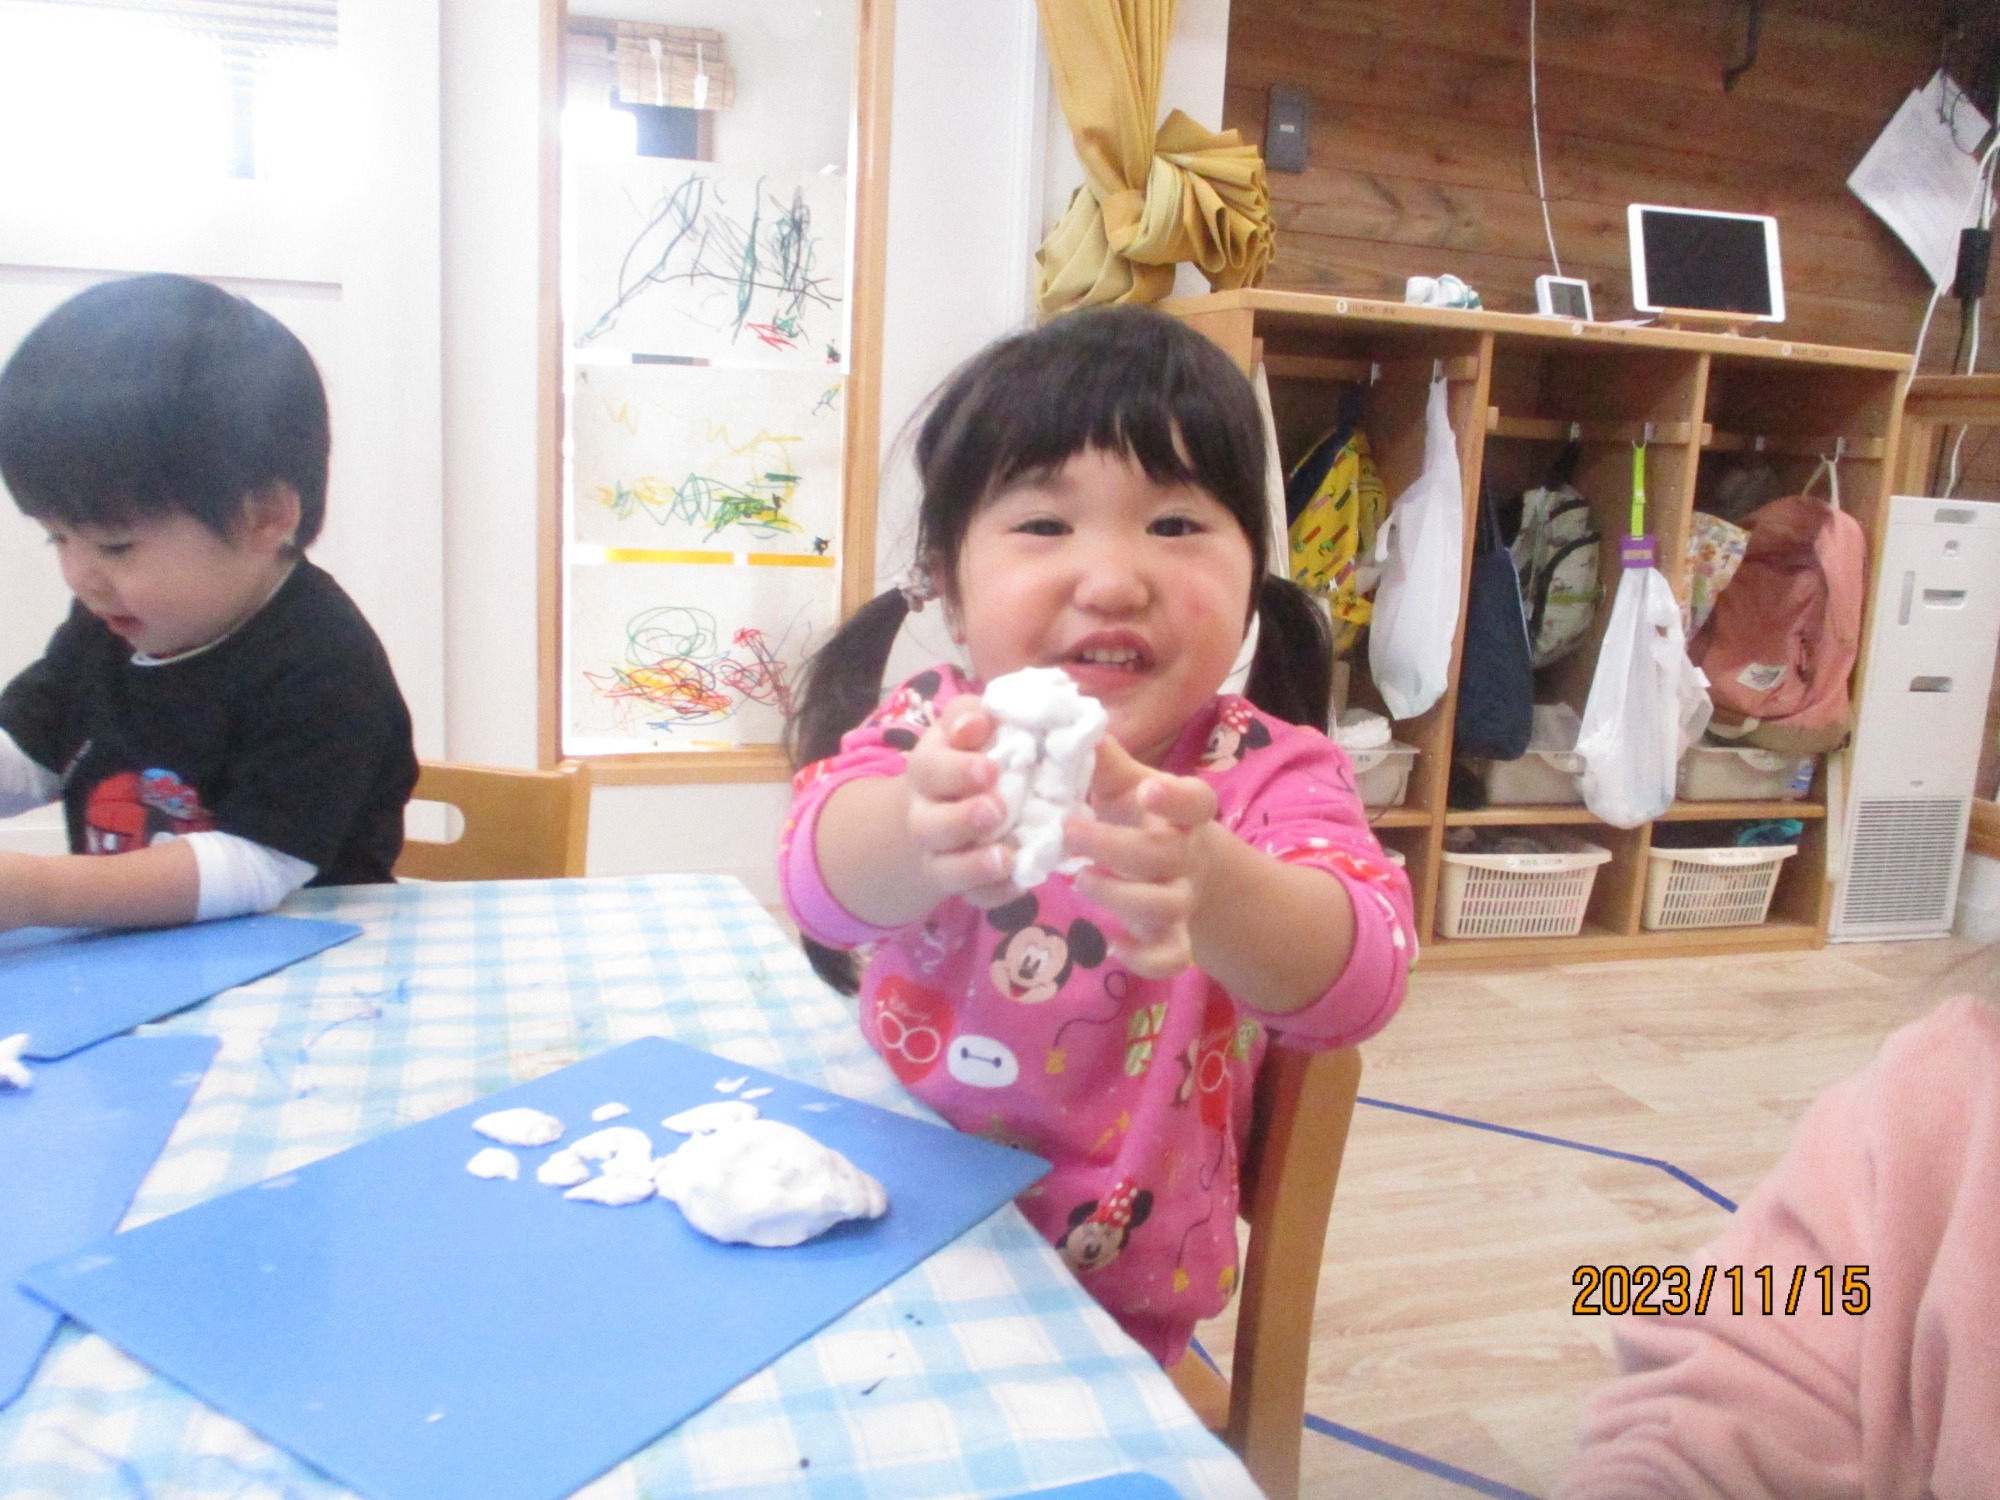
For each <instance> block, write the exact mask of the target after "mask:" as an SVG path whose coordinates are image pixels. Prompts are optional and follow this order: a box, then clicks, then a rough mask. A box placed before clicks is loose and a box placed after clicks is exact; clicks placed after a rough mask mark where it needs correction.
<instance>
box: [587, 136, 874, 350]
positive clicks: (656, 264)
mask: <svg viewBox="0 0 2000 1500" xmlns="http://www.w3.org/2000/svg"><path fill="white" fill-rule="evenodd" d="M573 181H574V183H575V190H574V192H573V194H572V195H571V203H572V206H573V219H572V224H573V234H574V244H575V254H574V262H575V265H576V275H575V279H574V281H573V283H572V296H571V299H570V309H569V317H570V328H571V336H572V341H573V342H574V344H575V345H576V347H577V348H579V349H620V350H629V351H631V352H634V353H645V354H669V355H693V356H707V357H710V358H715V357H722V356H727V357H730V358H748V359H752V360H754V361H756V362H759V363H767V364H789V365H818V366H822V367H824V366H828V365H833V366H838V365H839V364H840V362H841V358H842V351H843V349H844V348H845V345H846V331H845V322H846V307H845V300H846V291H845V289H846V283H847V274H846V266H845V254H844V251H845V246H846V240H847V235H846V209H847V205H846V184H845V182H844V180H842V179H840V178H838V177H822V176H817V175H815V176H804V177H798V178H792V179H782V178H776V177H767V176H763V175H744V174H736V173H727V172H718V171H717V170H716V169H715V168H713V167H710V166H705V165H697V164H691V163H689V162H685V161H667V160H664V159H650V158H640V159H638V160H637V161H633V162H627V163H620V164H619V165H617V166H615V167H613V166H607V165H599V164H586V163H578V164H577V165H576V169H575V171H574V173H573Z"/></svg>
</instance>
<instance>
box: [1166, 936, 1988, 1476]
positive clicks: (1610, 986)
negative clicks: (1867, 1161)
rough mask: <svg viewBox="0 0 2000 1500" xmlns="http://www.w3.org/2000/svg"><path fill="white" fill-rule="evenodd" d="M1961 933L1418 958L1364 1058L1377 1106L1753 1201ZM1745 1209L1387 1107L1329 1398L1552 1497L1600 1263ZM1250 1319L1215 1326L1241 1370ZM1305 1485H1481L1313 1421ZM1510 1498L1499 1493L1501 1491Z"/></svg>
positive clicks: (1669, 1254)
mask: <svg viewBox="0 0 2000 1500" xmlns="http://www.w3.org/2000/svg"><path fill="white" fill-rule="evenodd" d="M1967 951H1968V949H1967V947H1966V946H1965V945H1961V944H1954V943H1948V942H1935V943H1899V944H1881V945H1871V946H1843V947H1830V948H1827V949H1824V950H1822V951H1819V952H1812V953H1795V954H1777V955H1769V956H1745V957H1736V958H1729V959H1680V960H1669V961H1660V962H1648V963H1619V964H1595V965H1579V966H1574V967H1568V968H1560V969H1536V970H1516V971H1513V972H1509V973H1494V974H1485V975H1477V974H1431V975H1423V974H1420V975H1419V976H1418V977H1417V978H1416V980H1415V981H1414V982H1413V985H1412V988H1411V992H1410V996H1409V999H1408V1000H1407V1002H1406V1003H1405V1005H1404V1007H1403V1011H1402V1014H1401V1015H1400V1016H1398V1017H1397V1019H1396V1020H1395V1021H1394V1022H1393V1023H1392V1024H1391V1025H1390V1027H1389V1029H1388V1030H1387V1031H1386V1032H1384V1033H1383V1034H1382V1035H1381V1036H1380V1037H1378V1038H1377V1039H1376V1040H1375V1041H1373V1042H1371V1043H1369V1044H1368V1045H1367V1046H1366V1047H1365V1048H1364V1049H1363V1054H1364V1058H1365V1064H1366V1069H1365V1072H1364V1074H1363V1077H1362V1083H1361V1092H1362V1095H1363V1097H1364V1098H1372V1099H1381V1100H1386V1101H1390V1102H1393V1103H1397V1104H1406V1105H1415V1106H1418V1107H1421V1108H1424V1109H1430V1110H1437V1111H1442V1112H1445V1113H1448V1114H1453V1115H1460V1116H1465V1117H1469V1118H1471V1119H1474V1120H1480V1121H1486V1122H1489V1123H1493V1124H1499V1125H1507V1126H1513V1127H1516V1128H1520V1129H1526V1130H1533V1131H1538V1132H1542V1133H1545V1134H1548V1135H1555V1136H1562V1137H1565V1138H1568V1139H1570V1140H1575V1141H1582V1142H1587V1143H1589V1144H1591V1145H1596V1146H1604V1147H1609V1148H1611V1149H1613V1150H1618V1151H1626V1152H1632V1153H1635V1154H1637V1155H1641V1156H1647V1157H1655V1158H1659V1159H1662V1160H1665V1161H1668V1162H1671V1163H1673V1164H1674V1165H1676V1166H1678V1167H1680V1168H1682V1169H1684V1170H1685V1171H1687V1172H1689V1173H1692V1174H1693V1175H1694V1176H1695V1177H1697V1178H1698V1179H1700V1180H1701V1181H1702V1182H1704V1183H1706V1184H1708V1185H1709V1186H1710V1187H1712V1188H1714V1189H1716V1190H1717V1191H1718V1192H1720V1193H1721V1194H1723V1195H1724V1196H1725V1197H1727V1198H1729V1199H1731V1200H1733V1201H1739V1202H1740V1201H1741V1200H1742V1199H1743V1197H1744V1196H1746V1195H1747V1194H1748V1192H1749V1191H1750V1189H1751V1188H1752V1187H1753V1186H1755V1185H1756V1183H1757V1182H1758V1181H1759V1180H1760V1179H1761V1178H1762V1177H1763V1176H1764V1175H1765V1173H1766V1172H1767V1171H1768V1170H1769V1169H1770V1168H1771V1166H1772V1165H1773V1164H1774V1163H1775V1162H1776V1161H1777V1159H1778V1157H1779V1156H1780V1155H1781V1154H1782V1152H1783V1150H1784V1148H1785V1145H1786V1142H1787V1140H1788V1139H1789V1138H1790V1135H1791V1131H1792V1127H1793V1124H1794V1122H1795V1121H1796V1120H1797V1119H1798V1117H1799V1115H1800V1114H1801V1113H1802V1112H1803V1111H1804V1109H1805V1107H1806V1106H1807V1105H1808V1104H1809V1103H1810V1102H1811V1101H1812V1100H1813V1098H1814V1097H1815V1096H1816V1095H1817V1094H1818V1093H1819V1092H1820V1091H1821V1090H1822V1089H1824V1088H1826V1087H1827V1086H1828V1085H1829V1084H1831V1083H1834V1082H1835V1081H1837V1080H1839V1079H1841V1078H1843V1077H1845V1076H1847V1075H1848V1074H1850V1073H1852V1072H1854V1071H1855V1070H1856V1069H1858V1068H1859V1067H1861V1066H1862V1065H1863V1064H1864V1063H1865V1062H1867V1060H1868V1059H1869V1058H1870V1057H1871V1056H1873V1055H1874V1053H1875V1050H1876V1048H1877V1046H1878V1045H1879V1044H1880V1042H1881V1040H1882V1038H1883V1037H1884V1036H1886V1035H1887V1034H1888V1033H1889V1032H1890V1031H1892V1030H1894V1029H1895V1028H1896V1027H1898V1026H1900V1025H1902V1024H1904V1023H1905V1022H1907V1021H1910V1020H1913V1019H1915V1018H1916V1017H1917V1016H1919V1015H1921V1014H1923V1013H1924V1012H1925V1011H1927V1010H1928V1009H1929V1008H1930V1007H1931V1006H1932V1005H1933V1004H1934V1003H1935V1002H1936V1000H1937V999H1938V998H1939V997H1940V995H1941V993H1942V991H1940V990H1939V989H1938V988H1936V984H1935V981H1936V976H1937V975H1938V974H1939V972H1940V971H1941V970H1942V969H1944V968H1946V967H1948V966H1949V965H1950V964H1951V963H1953V962H1955V961H1956V960H1957V959H1959V958H1960V957H1962V956H1963V955H1964V953H1965V952H1967ZM1726 1217H1727V1215H1726V1213H1725V1211H1724V1210H1723V1209H1721V1208H1720V1207H1718V1206H1717V1205H1715V1204H1714V1203H1712V1202H1710V1201H1709V1200H1707V1199H1705V1198H1704V1197H1702V1196H1701V1195H1700V1194H1699V1193H1697V1192H1695V1191H1694V1190H1693V1189H1691V1188H1689V1187H1687V1186H1686V1185H1685V1184H1683V1183H1681V1182H1678V1181H1676V1180H1674V1179H1673V1178H1671V1177H1669V1176H1668V1175H1667V1174H1666V1173H1664V1172H1661V1171H1658V1170H1656V1169H1654V1168H1651V1167H1646V1166H1641V1165H1636V1164H1631V1163H1627V1162H1622V1161H1617V1160H1610V1159H1606V1158H1605V1157H1602V1156H1594V1155H1589V1154H1586V1153H1583V1152H1578V1151H1573V1150H1568V1149H1564V1148H1562V1147H1558V1146H1551V1145H1544V1144H1539V1143H1535V1142H1530V1141H1523V1140H1519V1139H1515V1138H1510V1137H1508V1136H1504V1135H1499V1134H1495V1133H1493V1132H1490V1131H1485V1130H1478V1129H1474V1128H1470V1127H1468V1126H1465V1125H1459V1124H1451V1123H1446V1122H1441V1121H1435V1120H1430V1119H1424V1118H1419V1117H1415V1116H1411V1115H1408V1114H1401V1113H1396V1112H1392V1111H1390V1110H1386V1109H1380V1108H1371V1107H1369V1106H1367V1105H1363V1106H1362V1107H1361V1108H1360V1109H1358V1110H1357V1111H1356V1113H1355V1120H1354V1129H1353V1134H1352V1136H1351V1138H1350V1140H1349V1143H1348V1148H1347V1159H1346V1164H1345V1167H1344V1169H1343V1172H1342V1177H1341V1184H1340V1192H1339V1195H1338V1197H1337V1198H1336V1199H1335V1202H1334V1209H1333V1220H1332V1224H1331V1227H1330V1231H1329V1234H1328V1237H1327V1249H1326V1259H1325V1270H1324V1272H1323V1275H1322V1278H1321V1283H1320V1295H1319V1309H1318V1316H1317V1319H1316V1325H1315V1330H1314V1338H1315V1347H1316V1355H1315V1361H1314V1370H1313V1385H1312V1388H1311V1391H1310V1393H1309V1395H1308V1399H1307V1406H1308V1410H1309V1411H1310V1412H1312V1413H1313V1414H1314V1415H1315V1416H1317V1417H1320V1418H1323V1419H1325V1420H1326V1421H1328V1422H1332V1423H1336V1424H1339V1425H1340V1426H1342V1427H1345V1428H1349V1429H1353V1430H1355V1431H1357V1432H1360V1433H1363V1434H1366V1435H1367V1436H1369V1437H1372V1438H1376V1439H1381V1440H1384V1441H1386V1442H1388V1443H1392V1444H1395V1445H1398V1446H1399V1447H1401V1448H1404V1449H1408V1450H1412V1451H1413V1452H1415V1453H1417V1454H1421V1455H1423V1456H1424V1457H1425V1458H1427V1459H1430V1460H1435V1461H1437V1462H1439V1463H1442V1464H1449V1465H1454V1466H1456V1467H1458V1468H1459V1469H1462V1470H1468V1471H1471V1472H1472V1473H1473V1474H1476V1475H1478V1476H1480V1477H1482V1478H1484V1479H1488V1480H1493V1481H1498V1482H1499V1483H1501V1484H1504V1485H1507V1486H1511V1487H1513V1488H1514V1489H1516V1490H1519V1491H1524V1492H1526V1493H1528V1494H1531V1495H1537V1496H1545V1495H1548V1494H1550V1493H1551V1492H1552V1491H1553V1489H1554V1486H1555V1484H1556V1481H1557V1479H1558V1478H1559V1476H1560V1475H1561V1474H1562V1472H1563V1470H1564V1468H1565V1467H1566V1465H1567V1464H1568V1462H1569V1460H1570V1458H1571V1457H1572V1455H1573V1454H1574V1453H1575V1446H1576V1444H1575V1436H1574V1429H1575V1424H1576V1414H1577V1410H1578V1406H1579V1403H1580V1401H1581V1399H1582V1397H1583V1396H1584V1394H1585V1393H1586V1392H1588V1391H1589V1390H1590V1389H1592V1388H1593V1387H1594V1386H1596V1385H1597V1384H1598V1383H1599V1382H1601V1381H1602V1380H1604V1379H1605V1378H1606V1377H1607V1376H1608V1375H1609V1374H1611V1373H1612V1369H1613V1366H1612V1363H1611V1359H1610V1355H1609V1339H1608V1336H1607V1334H1606V1331H1605V1328H1604V1325H1603V1321H1602V1320H1601V1319H1589V1318H1577V1317H1573V1316H1572V1315H1571V1313H1570V1303H1571V1299H1572V1297H1573V1296H1574V1289H1573V1287H1572V1285H1571V1280H1570V1278H1571V1273H1572V1271H1573V1270H1574V1269H1575V1267H1576V1266H1578V1265H1579V1264H1583V1263H1598V1264H1602V1263H1605V1262H1619V1263H1623V1264H1627V1265H1631V1264H1637V1263H1652V1264H1667V1263H1672V1262H1674V1261H1679V1260H1685V1259H1686V1258H1687V1256H1688V1255H1689V1253H1690V1252H1692V1251H1693V1250H1694V1249H1695V1248H1696V1247H1697V1246H1699V1245H1701V1244H1702V1243H1703V1242H1705V1241H1706V1240H1708V1239H1709V1238H1711V1237H1712V1236H1713V1235H1714V1234H1715V1233H1716V1232H1717V1231H1718V1230H1719V1229H1720V1227H1721V1226H1722V1224H1723V1222H1724V1221H1725V1219H1726ZM1230 1338H1231V1332H1230V1328H1229V1325H1228V1320H1227V1318H1223V1319H1218V1320H1217V1321H1216V1323H1214V1324H1211V1325H1208V1326H1206V1327H1205V1328H1204V1329H1203V1331H1202V1333H1201V1339H1202V1342H1203V1344H1204V1345H1205V1346H1206V1347H1207V1348H1208V1349H1209V1350H1210V1351H1212V1352H1213V1353H1214V1354H1215V1355H1216V1356H1217V1358H1218V1359H1219V1360H1221V1361H1223V1363H1224V1364H1225V1367H1226V1363H1227V1351H1228V1349H1229V1343H1230ZM1303 1468H1304V1493H1306V1494H1307V1495H1315V1496H1334V1495H1340V1496H1361V1495H1365V1496H1369V1497H1373V1500H1465V1497H1466V1496H1469V1495H1472V1494H1474V1493H1476V1492H1477V1491H1475V1490H1474V1489H1471V1488H1468V1487H1465V1486H1464V1485H1462V1484H1458V1483H1453V1482H1451V1481H1450V1480H1447V1479H1445V1478H1442V1477H1439V1476H1438V1475H1437V1473H1436V1472H1435V1470H1433V1471H1432V1472H1425V1471H1424V1469H1422V1468H1419V1467H1414V1466H1411V1465H1408V1464H1405V1463H1400V1462H1396V1461H1394V1460H1392V1459H1389V1458H1384V1457H1379V1456H1377V1455H1375V1454H1373V1453H1370V1452H1367V1451H1365V1450H1364V1449H1362V1448H1360V1447H1358V1446H1355V1445H1352V1444H1350V1443H1348V1442H1344V1441H1341V1440H1338V1439H1336V1438H1332V1437H1327V1436H1322V1435H1320V1434H1318V1433H1314V1432H1308V1433H1307V1434H1306V1437H1305V1459H1304V1465H1303ZM1488 1493H1492V1491H1488Z"/></svg>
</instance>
